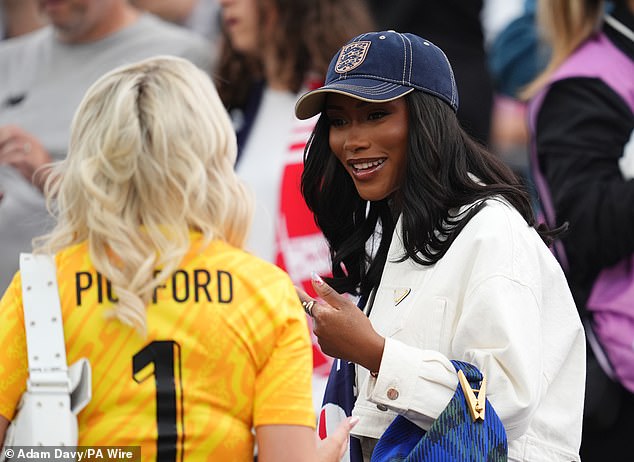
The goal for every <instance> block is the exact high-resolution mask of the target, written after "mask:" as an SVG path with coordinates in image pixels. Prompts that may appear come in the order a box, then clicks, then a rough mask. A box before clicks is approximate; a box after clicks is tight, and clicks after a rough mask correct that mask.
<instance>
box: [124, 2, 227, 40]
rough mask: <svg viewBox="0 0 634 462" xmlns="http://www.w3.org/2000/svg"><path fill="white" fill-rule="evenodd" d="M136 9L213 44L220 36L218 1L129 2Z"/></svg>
mask: <svg viewBox="0 0 634 462" xmlns="http://www.w3.org/2000/svg"><path fill="white" fill-rule="evenodd" d="M131 2H132V4H133V5H134V6H136V7H137V8H140V9H142V10H145V11H148V12H150V13H154V14H155V15H157V16H160V17H161V18H163V19H165V20H166V21H170V22H173V23H175V24H178V25H180V26H184V27H187V28H188V29H191V30H193V31H194V32H197V33H198V34H200V35H202V36H204V37H206V38H207V39H208V40H209V41H211V42H212V43H214V44H215V42H216V40H217V39H218V37H219V35H220V4H219V1H218V0H131Z"/></svg>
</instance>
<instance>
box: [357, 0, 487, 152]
mask: <svg viewBox="0 0 634 462" xmlns="http://www.w3.org/2000/svg"><path fill="white" fill-rule="evenodd" d="M366 1H367V3H368V4H369V5H370V7H371V9H372V11H373V12H374V18H375V20H376V22H377V23H378V28H379V29H395V30H397V31H399V32H412V33H414V34H416V35H419V36H421V37H423V38H426V39H428V40H430V41H431V42H433V43H434V44H436V45H437V46H438V47H440V48H441V49H442V50H443V51H444V52H445V53H446V54H447V57H448V58H449V61H450V62H451V64H452V66H453V70H454V76H455V78H456V85H457V87H458V93H459V94H460V108H459V109H458V119H459V120H460V123H461V124H462V126H463V128H464V129H465V130H466V131H467V133H469V134H470V135H471V136H473V137H474V138H475V139H477V140H478V141H480V142H481V143H484V144H488V143H489V137H490V129H491V108H492V105H493V82H492V80H491V76H490V74H489V70H488V67H487V57H486V47H485V38H484V36H485V31H484V26H483V23H482V18H481V17H482V13H483V8H484V1H483V0H469V1H464V0H442V1H440V0H433V1H432V0H391V1H389V2H386V1H385V0H366Z"/></svg>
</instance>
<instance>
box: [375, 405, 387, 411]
mask: <svg viewBox="0 0 634 462" xmlns="http://www.w3.org/2000/svg"><path fill="white" fill-rule="evenodd" d="M376 407H377V409H378V410H379V411H387V406H385V405H383V404H377V405H376Z"/></svg>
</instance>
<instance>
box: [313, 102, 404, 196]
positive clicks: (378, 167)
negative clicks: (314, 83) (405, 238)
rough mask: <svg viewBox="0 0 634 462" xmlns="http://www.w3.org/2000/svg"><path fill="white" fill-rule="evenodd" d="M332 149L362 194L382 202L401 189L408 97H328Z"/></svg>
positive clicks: (327, 112)
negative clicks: (372, 100) (372, 99)
mask: <svg viewBox="0 0 634 462" xmlns="http://www.w3.org/2000/svg"><path fill="white" fill-rule="evenodd" d="M325 112H326V115H327V116H328V119H329V120H330V135H329V143H330V149H331V150H332V152H333V153H334V154H335V155H336V156H337V158H338V159H339V161H340V162H341V164H342V165H343V167H344V168H345V169H346V171H347V172H348V173H349V174H350V176H351V177H352V181H354V184H355V187H356V188H357V192H358V193H359V195H360V196H361V197H362V198H363V199H365V200H368V201H378V200H381V199H385V198H387V197H389V196H391V195H392V194H393V193H394V192H395V191H397V190H398V189H400V187H401V184H402V183H403V179H404V177H405V167H406V164H407V140H408V130H409V120H408V109H407V103H406V101H405V98H398V99H396V100H394V101H389V102H386V103H367V102H365V101H360V100H358V99H354V98H351V97H349V96H344V95H340V94H337V93H332V94H329V95H328V96H327V98H326V110H325Z"/></svg>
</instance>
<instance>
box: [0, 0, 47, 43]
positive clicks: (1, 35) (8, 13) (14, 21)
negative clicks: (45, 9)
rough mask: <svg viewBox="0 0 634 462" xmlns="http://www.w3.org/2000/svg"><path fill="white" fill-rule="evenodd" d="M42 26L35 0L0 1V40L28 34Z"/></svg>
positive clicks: (43, 22) (42, 21)
mask: <svg viewBox="0 0 634 462" xmlns="http://www.w3.org/2000/svg"><path fill="white" fill-rule="evenodd" d="M44 24H46V22H45V20H44V17H43V16H42V15H40V12H39V10H38V6H37V0H0V39H2V40H4V39H8V38H12V37H17V36H19V35H23V34H28V33H29V32H33V31H34V30H35V29H39V28H40V27H42V26H43V25H44Z"/></svg>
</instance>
